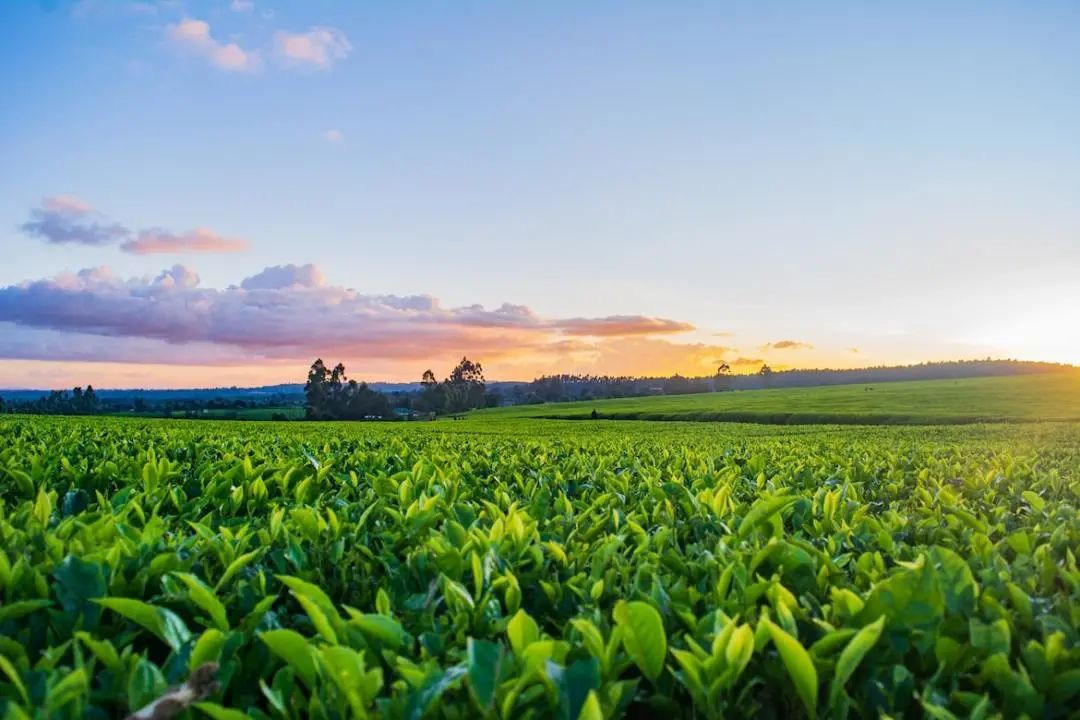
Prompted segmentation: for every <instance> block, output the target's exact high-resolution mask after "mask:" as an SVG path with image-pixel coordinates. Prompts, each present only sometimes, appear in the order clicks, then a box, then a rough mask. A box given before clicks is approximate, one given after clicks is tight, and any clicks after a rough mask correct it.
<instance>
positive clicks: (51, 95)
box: [0, 0, 1080, 384]
mask: <svg viewBox="0 0 1080 720" xmlns="http://www.w3.org/2000/svg"><path fill="white" fill-rule="evenodd" d="M0 20H3V22H4V24H5V26H6V27H9V28H15V29H16V30H15V31H12V32H10V33H9V39H8V41H7V42H6V43H5V44H4V45H3V47H0V91H2V93H3V97H5V98H6V101H5V102H4V103H2V104H0V163H2V164H3V167H4V172H3V173H0V243H2V244H3V246H4V247H5V248H9V252H8V253H6V256H7V258H8V261H7V262H5V263H3V265H2V266H0V287H2V288H4V290H2V291H0V294H2V293H4V292H6V293H7V302H8V304H9V305H15V304H18V305H19V306H18V307H16V308H15V310H9V311H8V312H7V314H6V315H5V314H4V312H5V311H4V309H3V308H4V304H3V301H0V322H5V321H6V322H8V323H13V324H14V327H11V326H6V327H8V329H9V330H11V332H10V333H8V335H9V338H10V337H13V336H14V334H17V332H24V331H25V332H26V333H29V335H33V336H34V337H33V338H31V339H30V340H27V341H26V342H23V341H22V340H11V339H9V340H8V341H5V340H2V339H0V358H4V359H0V384H25V382H26V381H27V378H29V377H30V375H29V373H30V368H31V367H33V366H34V362H36V361H43V360H44V361H53V362H56V363H57V365H56V368H57V370H58V372H59V371H61V370H62V371H63V374H65V377H66V375H67V374H71V375H73V376H77V375H78V374H79V372H80V366H79V364H78V363H77V362H75V361H76V360H78V361H80V362H83V363H96V362H100V363H107V364H108V365H107V366H106V365H100V366H99V365H85V368H86V369H89V370H93V371H94V372H106V373H111V374H112V375H111V377H116V378H120V377H124V378H136V379H137V378H139V377H142V378H146V379H147V381H148V382H154V383H163V384H169V383H172V382H173V380H172V379H173V378H177V382H179V380H180V379H184V378H191V379H192V380H193V381H195V380H198V379H199V378H201V377H202V375H199V374H198V373H197V372H196V371H195V370H194V369H193V368H192V367H191V366H192V365H196V364H198V363H197V362H196V361H195V360H186V359H185V360H183V361H182V363H181V364H180V365H175V366H174V365H173V364H172V363H170V362H167V360H169V358H170V356H171V354H172V352H171V351H172V350H173V349H175V348H176V347H177V346H178V345H184V344H190V343H192V342H195V343H209V344H211V345H216V346H222V345H229V342H228V339H227V338H226V339H225V340H222V338H221V337H219V336H217V335H206V336H201V335H198V333H195V332H194V331H192V332H188V333H185V334H183V336H182V337H173V336H169V335H168V333H167V332H165V331H161V332H158V331H157V330H153V331H152V332H149V333H147V332H145V331H143V330H139V331H137V332H134V331H132V332H129V331H128V330H126V329H124V328H123V327H121V326H122V325H123V323H119V322H117V323H111V324H107V325H108V327H104V328H92V329H91V330H92V331H91V332H83V331H81V330H80V329H79V328H78V327H76V326H75V325H73V323H71V322H68V323H66V324H61V325H57V326H52V325H49V321H48V317H45V316H46V315H47V316H49V317H51V316H52V315H50V314H49V313H53V314H55V312H56V309H55V306H49V307H50V308H51V309H50V310H49V312H48V313H46V312H45V311H42V312H41V313H38V314H36V315H35V314H34V313H32V312H29V311H27V310H26V308H27V307H29V305H28V303H29V300H27V299H26V298H27V296H25V295H24V294H20V293H23V292H25V291H26V287H27V285H28V284H29V283H33V282H34V281H39V282H42V281H47V280H49V279H52V278H55V277H56V276H58V275H59V274H62V273H65V272H67V273H77V272H78V271H79V270H80V269H83V268H94V267H99V266H107V267H108V268H110V271H111V273H112V274H113V275H114V277H115V278H118V279H126V278H130V277H146V278H151V279H152V278H154V277H156V276H158V274H159V273H160V272H161V271H162V270H163V269H164V268H170V267H172V266H173V265H176V264H180V265H183V266H184V267H185V268H188V269H191V270H193V271H194V272H196V273H197V274H198V276H199V284H198V287H199V288H204V289H216V290H221V291H224V289H225V288H227V287H229V286H230V285H232V286H237V285H240V283H241V281H242V280H243V279H244V278H248V277H251V276H254V275H256V274H257V273H259V272H260V271H261V270H262V269H263V268H266V267H271V266H278V265H282V266H285V265H289V264H295V265H297V266H303V265H305V264H308V263H312V264H314V265H316V266H317V267H318V268H319V270H320V271H321V275H322V278H321V280H320V283H321V284H322V285H323V286H325V287H330V288H335V289H340V288H349V289H355V291H356V292H357V293H360V294H361V295H363V296H365V297H367V296H383V295H393V296H415V295H421V296H433V297H434V298H438V301H439V303H440V306H441V307H445V308H465V307H471V306H472V305H474V304H481V305H483V306H485V307H486V308H489V309H493V308H498V307H499V306H500V305H502V304H503V303H511V304H513V305H515V306H526V307H527V308H528V309H529V311H530V312H531V313H532V314H534V315H535V316H536V317H538V318H542V319H543V322H541V323H540V325H543V328H544V332H546V333H548V334H547V335H541V334H539V333H533V332H532V329H535V328H534V326H535V325H536V323H533V322H532V321H530V323H531V324H530V331H529V333H527V338H526V339H522V340H521V341H520V342H519V341H518V339H517V338H504V340H505V348H504V349H505V350H506V352H505V353H503V352H502V351H501V350H499V349H498V347H497V345H496V344H495V343H494V340H495V338H485V339H484V340H483V341H478V342H477V343H476V346H475V347H476V349H477V350H478V351H482V352H487V353H488V354H489V356H490V359H489V362H488V363H487V364H488V366H490V367H492V368H494V370H495V372H491V371H489V374H493V375H496V376H503V377H509V376H515V377H517V376H531V375H532V374H533V373H535V372H540V371H544V370H554V369H561V368H562V367H564V366H570V367H569V368H568V369H575V368H580V369H584V370H590V371H591V370H605V369H606V368H607V367H611V369H612V371H625V370H627V369H629V370H640V371H642V372H645V371H654V370H655V371H675V370H680V371H682V372H695V373H697V372H707V371H708V370H707V368H706V366H708V365H711V364H713V361H714V360H717V359H720V358H721V357H723V358H724V359H728V360H733V359H737V358H743V359H744V360H748V361H749V360H754V361H757V360H766V361H768V362H770V363H772V364H774V365H777V366H799V365H803V366H805V365H862V364H876V363H880V362H911V361H920V360H930V359H944V358H952V357H980V356H986V355H995V356H1016V357H1028V358H1034V359H1050V360H1057V361H1066V362H1080V338H1078V337H1076V336H1077V335H1078V334H1080V333H1077V331H1076V330H1075V322H1074V321H1073V322H1071V323H1070V320H1071V318H1072V315H1073V314H1075V312H1076V311H1077V310H1078V309H1080V281H1078V280H1077V278H1078V277H1080V202H1077V198H1078V197H1080V131H1078V130H1077V128H1080V54H1078V53H1077V48H1078V47H1080V6H1078V5H1077V4H1075V3H1038V2H1033V3H1008V4H1006V3H950V4H948V6H947V7H946V6H942V5H941V4H937V3H904V4H895V5H892V6H890V7H882V6H880V5H874V6H871V5H869V4H865V3H822V4H805V3H799V4H795V3H749V2H748V3H719V2H708V3H705V2H701V3H698V2H649V3H640V2H619V3H616V2H589V3H571V2H543V3H540V2H533V3H528V2H521V3H480V2H393V3H351V2H350V3H346V2H331V1H329V0H323V1H312V2H304V3H299V2H264V1H263V0H254V2H252V3H250V4H248V3H240V4H239V5H238V6H237V8H236V9H235V10H234V9H233V8H232V7H230V2H229V0H222V1H220V2H141V3H134V2H103V1H101V2H82V3H74V2H67V3H64V2H54V3H44V4H42V3H32V2H12V3H6V4H4V5H3V7H2V8H0ZM192 21H198V22H201V23H205V25H204V26H203V25H199V26H196V25H187V26H183V27H186V28H187V29H188V30H192V29H194V30H196V31H198V30H199V28H205V29H206V31H207V32H208V33H209V36H210V38H212V40H210V41H209V42H210V43H213V45H212V46H211V45H209V44H208V42H207V41H204V40H197V41H196V42H188V41H185V39H184V38H185V37H186V38H187V40H191V37H192V36H191V35H190V34H189V35H187V36H184V35H182V34H178V30H177V28H181V27H182V24H183V23H190V22H192ZM315 29H322V30H323V31H325V33H331V32H332V35H323V36H321V37H324V38H325V37H332V38H333V43H334V47H333V48H332V49H331V51H330V55H329V56H328V57H326V58H325V62H322V63H320V62H317V61H313V60H311V59H310V58H296V57H289V56H287V55H285V54H283V51H282V50H281V47H282V46H281V38H282V37H284V36H283V35H279V34H281V33H284V34H286V35H287V36H288V37H303V36H305V34H306V33H310V32H312V31H314V30H315ZM230 43H231V44H234V45H235V47H236V49H237V52H239V53H241V54H242V56H243V62H242V63H241V65H240V66H238V65H237V64H236V60H237V56H236V55H228V54H226V55H214V52H217V50H215V48H222V47H224V46H227V45H229V44H230ZM230 62H231V63H232V65H229V63H230ZM330 138H334V139H330ZM56 196H66V197H70V198H77V199H79V200H80V201H81V202H83V203H85V204H86V205H88V206H91V207H92V208H93V209H94V211H95V213H97V214H98V215H99V216H100V218H102V219H103V220H106V219H107V221H109V222H115V223H120V224H122V225H124V226H125V227H128V228H130V229H131V231H132V232H133V233H134V232H137V231H139V230H144V229H166V230H167V231H169V232H170V233H186V232H188V231H190V230H192V229H195V228H208V229H211V230H212V231H213V232H214V233H216V234H219V235H221V236H224V237H228V238H240V239H243V240H244V241H245V242H246V243H247V246H248V249H247V250H246V251H244V252H236V253H227V254H206V253H186V254H180V253H177V254H149V255H137V254H132V253H125V252H120V251H118V250H117V248H116V247H111V246H109V247H101V246H88V245H81V244H78V243H62V244H59V243H54V242H48V241H43V240H42V238H41V237H32V236H28V233H27V232H25V231H24V230H23V229H21V226H22V225H23V223H25V222H27V220H28V218H29V217H31V213H32V211H33V209H34V208H39V207H41V206H42V202H43V199H44V198H50V197H56ZM118 282H120V280H114V281H113V284H114V285H115V284H116V283H118ZM124 282H127V280H124ZM54 284H55V283H54ZM60 285H62V286H63V285H64V284H63V283H60ZM64 287H65V288H66V289H65V292H69V294H70V292H71V291H70V288H67V287H66V286H64ZM110 288H111V289H110V290H109V292H112V293H115V291H116V288H115V287H112V286H110ZM275 290H281V291H282V292H286V291H287V290H288V288H285V287H282V288H275ZM99 291H100V289H97V290H87V289H86V288H81V290H80V291H79V292H99ZM125 292H126V291H125ZM214 297H215V298H217V295H215V296H214ZM290 297H291V296H290ZM70 299H71V298H69V300H70ZM58 302H59V301H58ZM215 302H216V300H215ZM275 302H277V301H275ZM327 302H328V303H329V307H330V309H328V310H327V312H330V313H333V312H334V310H333V309H332V306H334V305H335V303H336V301H327ZM183 303H186V304H185V305H183V306H184V307H189V306H190V304H191V301H190V298H188V299H185V300H183ZM320 307H321V306H320ZM365 312H366V311H365ZM610 316H618V317H631V316H632V317H642V318H663V319H669V320H673V321H676V322H677V323H679V326H678V327H680V328H685V327H686V326H693V328H694V329H693V330H685V329H682V330H680V331H679V332H670V331H668V330H667V329H665V330H664V331H663V332H659V333H653V332H651V331H649V330H647V329H646V330H639V329H635V330H633V331H632V332H630V333H628V334H627V335H616V334H610V335H598V336H588V335H578V334H571V333H569V332H568V331H567V330H566V327H565V325H560V324H559V323H557V322H553V320H558V319H562V320H566V319H571V318H608V317H610ZM43 317H44V319H43ZM215 317H218V316H217V315H215ZM283 317H286V316H283ZM485 322H487V321H485ZM500 322H501V321H500ZM439 323H442V324H445V321H443V320H439V321H438V322H437V323H436V324H439ZM416 327H417V332H423V331H424V330H423V328H424V323H422V322H418V323H417V325H416ZM483 327H487V326H486V325H484V326H483ZM648 327H652V326H648ZM515 328H516V329H519V330H520V329H521V328H520V327H519V326H515ZM83 330H85V328H83ZM475 330H476V328H475V327H473V326H469V328H468V332H465V333H464V334H462V335H461V336H459V337H455V338H449V339H447V340H446V344H445V345H443V344H440V343H435V344H434V345H433V347H434V348H436V349H433V350H432V352H431V353H430V356H428V357H423V355H424V353H423V352H422V351H420V350H417V351H416V352H415V353H412V354H394V353H385V352H383V351H381V350H371V351H368V350H366V349H365V338H366V336H365V334H364V332H362V331H360V330H358V334H357V336H356V337H354V338H351V339H350V342H349V343H345V344H344V345H340V346H339V345H337V344H335V343H329V345H331V348H330V349H332V350H334V351H338V352H341V353H343V354H346V355H348V356H349V358H348V359H349V360H351V362H352V363H353V365H354V366H356V367H358V368H361V369H364V370H366V371H368V372H369V373H371V374H374V375H378V376H380V377H412V376H413V375H415V374H418V373H417V369H419V370H421V371H422V370H423V368H424V366H425V365H426V364H429V363H435V364H436V365H439V364H440V363H445V361H446V359H447V358H449V357H451V356H453V355H458V356H460V355H461V354H462V353H464V352H471V351H473V347H472V346H471V345H470V344H471V342H472V341H473V340H475V337H474V336H473V333H474V331H475ZM41 333H50V334H55V333H60V335H57V336H56V337H55V338H53V340H54V341H55V340H56V339H58V338H60V337H63V335H64V334H65V333H67V334H74V335H78V336H79V337H78V338H77V341H78V343H79V345H78V346H79V347H80V348H83V349H82V350H80V353H79V354H78V356H77V357H75V356H73V357H71V358H68V357H63V353H59V354H55V355H50V356H48V357H44V355H45V351H44V350H43V349H42V348H44V347H49V348H55V347H57V345H56V343H55V342H50V343H47V344H45V345H41V344H40V343H38V340H40V337H39V335H40V334H41ZM117 337H120V338H122V339H123V340H124V341H127V340H132V341H137V342H146V343H162V342H164V343H165V344H164V345H163V346H162V347H160V348H157V349H156V350H155V349H153V348H151V349H150V350H149V351H148V352H149V354H148V355H145V354H142V353H141V352H140V353H137V354H136V355H134V356H132V357H124V356H121V355H117V354H115V353H111V351H110V352H106V351H104V350H102V351H101V352H99V353H97V354H95V350H94V347H95V343H97V344H100V345H101V346H102V347H103V348H104V347H105V346H108V345H111V344H112V340H113V339H115V338H117ZM568 339H573V340H574V343H575V344H574V345H572V346H571V345H568V344H566V341H567V340H568ZM782 339H789V340H796V341H798V342H799V343H801V344H803V345H809V346H812V347H806V348H803V349H801V350H794V349H787V350H776V349H774V348H773V347H771V344H774V343H776V342H777V341H780V340H782ZM35 343H38V344H37V345H35ZM560 343H562V344H561V345H560ZM321 344H322V345H323V346H325V345H326V343H321ZM5 345H6V346H7V347H5ZM545 346H558V347H560V348H562V349H561V350H559V351H558V352H548V351H544V350H543V348H544V347H545ZM672 346H674V347H672ZM35 347H36V349H34V348H35ZM243 347H244V348H248V349H250V348H249V346H247V345H245V346H243ZM290 347H293V346H290ZM451 347H453V348H455V349H451ZM456 348H460V350H458V349H456ZM852 348H858V349H859V352H858V353H855V352H852V350H851V349H852ZM232 350H236V347H235V346H233V347H231V348H228V347H226V348H224V349H223V352H222V354H221V358H220V359H219V360H216V361H214V362H219V363H220V364H221V366H223V367H228V368H231V370H229V371H228V372H230V373H240V372H242V369H243V368H248V369H250V367H249V366H250V365H256V366H258V367H259V368H260V369H259V370H258V375H259V377H260V378H269V377H272V376H273V377H276V376H277V375H278V374H281V375H283V377H285V378H286V379H287V378H288V377H289V376H291V375H295V374H296V372H295V370H293V365H295V363H293V365H289V363H290V362H292V361H293V360H294V359H299V356H303V357H306V356H307V355H308V354H321V353H324V352H325V351H324V350H323V349H322V348H321V347H320V341H319V338H314V341H313V343H312V347H310V348H300V349H298V351H297V353H296V354H297V356H298V357H297V358H291V357H290V358H285V357H284V355H285V354H284V353H275V352H263V351H264V350H265V348H259V353H261V354H258V353H257V354H258V357H259V358H262V359H260V360H258V361H257V362H254V361H253V362H252V363H245V362H244V361H242V359H240V358H239V357H234V356H233V355H235V354H236V353H232V352H231V351H232ZM308 350H310V352H308ZM245 352H246V351H245ZM181 354H183V353H181ZM240 354H243V353H240ZM146 358H150V362H149V363H147V362H146ZM635 358H636V359H635ZM143 364H151V365H155V366H159V367H157V368H156V369H154V370H145V369H144V370H145V373H144V374H143V375H139V374H137V373H136V374H133V373H134V369H133V367H132V366H138V365H143ZM605 364H606V365H605ZM601 365H603V366H601ZM301 367H302V365H301ZM748 367H749V364H748ZM125 373H127V374H126V375H125ZM179 384H184V383H183V382H179Z"/></svg>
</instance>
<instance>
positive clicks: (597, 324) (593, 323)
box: [558, 315, 694, 337]
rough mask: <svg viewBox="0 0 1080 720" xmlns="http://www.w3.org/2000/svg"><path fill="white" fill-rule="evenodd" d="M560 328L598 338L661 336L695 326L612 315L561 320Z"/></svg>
mask: <svg viewBox="0 0 1080 720" xmlns="http://www.w3.org/2000/svg"><path fill="white" fill-rule="evenodd" d="M558 326H559V328H560V329H561V330H562V331H563V332H564V333H566V334H567V335H592V336H596V337H606V336H628V335H661V334H668V333H681V332H688V331H690V330H693V329H694V326H693V325H690V324H688V323H684V322H678V321H676V320H667V319H664V318H651V317H643V316H641V315H610V316H608V317H603V318H571V319H569V320H561V321H559V324H558Z"/></svg>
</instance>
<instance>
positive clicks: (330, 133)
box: [322, 130, 345, 143]
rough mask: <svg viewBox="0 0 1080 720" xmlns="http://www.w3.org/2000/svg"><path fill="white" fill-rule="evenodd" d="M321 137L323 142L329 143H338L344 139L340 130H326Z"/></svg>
mask: <svg viewBox="0 0 1080 720" xmlns="http://www.w3.org/2000/svg"><path fill="white" fill-rule="evenodd" d="M322 136H323V140H325V141H326V142H329V143H339V142H341V141H342V140H344V139H345V135H344V134H342V132H341V131H340V130H327V131H326V132H324V133H323V134H322Z"/></svg>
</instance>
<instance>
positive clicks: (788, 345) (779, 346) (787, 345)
mask: <svg viewBox="0 0 1080 720" xmlns="http://www.w3.org/2000/svg"><path fill="white" fill-rule="evenodd" d="M813 347H814V346H813V345H811V344H810V343H805V342H800V341H798V340H777V341H776V342H772V343H765V344H764V345H762V346H761V349H762V350H812V349H813Z"/></svg>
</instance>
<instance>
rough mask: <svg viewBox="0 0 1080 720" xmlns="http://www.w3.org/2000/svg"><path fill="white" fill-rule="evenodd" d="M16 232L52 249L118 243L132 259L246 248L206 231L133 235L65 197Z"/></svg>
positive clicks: (51, 200) (46, 203)
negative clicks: (133, 257)
mask: <svg viewBox="0 0 1080 720" xmlns="http://www.w3.org/2000/svg"><path fill="white" fill-rule="evenodd" d="M19 228H20V229H21V230H22V231H23V232H24V233H25V234H27V235H29V236H30V237H33V238H37V239H41V240H44V241H46V242H48V243H50V244H53V245H68V244H73V245H89V246H97V247H101V246H105V245H112V244H114V243H121V245H120V249H121V250H123V251H124V252H127V253H132V254H134V255H152V254H162V253H228V252H240V251H241V250H246V249H247V248H248V242H247V240H243V239H240V238H229V237H223V236H221V235H219V234H218V233H216V232H214V231H213V230H211V229H209V228H205V227H200V228H195V229H194V230H189V231H187V232H185V233H174V232H171V231H169V230H166V229H164V228H160V227H151V228H146V229H143V230H140V231H139V232H138V233H135V232H133V231H132V230H131V229H130V228H128V227H127V226H125V225H123V224H121V223H118V222H113V221H112V220H109V219H107V218H106V217H105V216H104V215H102V214H101V213H100V212H98V211H97V210H95V209H94V208H93V207H92V206H91V205H90V204H89V203H87V202H84V201H83V200H79V199H78V198H74V197H70V196H67V195H57V196H54V197H48V198H45V199H44V200H42V201H41V204H40V205H39V206H38V207H36V208H32V209H31V210H30V219H29V220H27V221H26V222H24V223H23V224H22V225H20V226H19Z"/></svg>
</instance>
